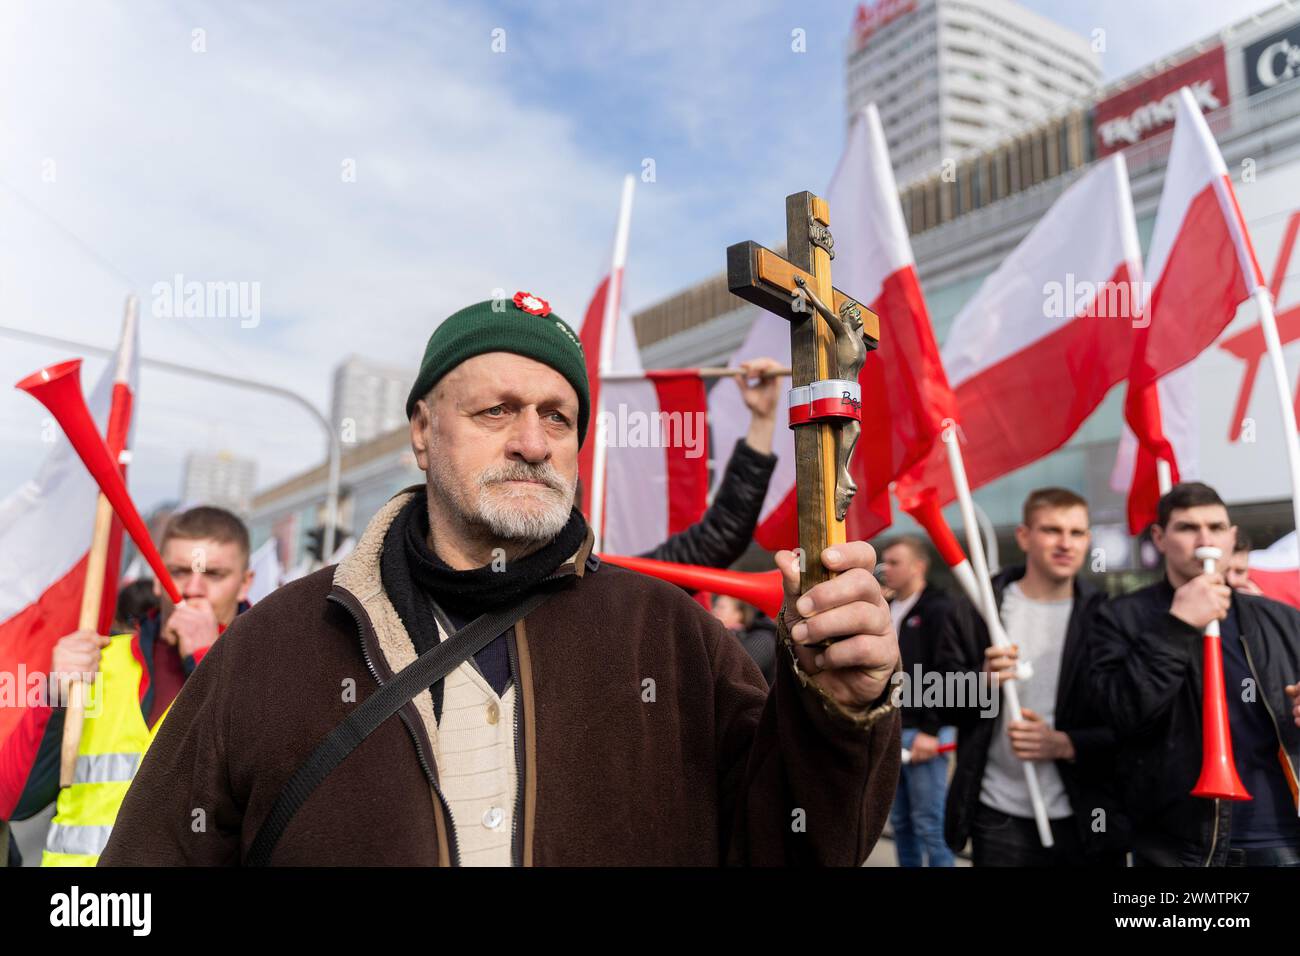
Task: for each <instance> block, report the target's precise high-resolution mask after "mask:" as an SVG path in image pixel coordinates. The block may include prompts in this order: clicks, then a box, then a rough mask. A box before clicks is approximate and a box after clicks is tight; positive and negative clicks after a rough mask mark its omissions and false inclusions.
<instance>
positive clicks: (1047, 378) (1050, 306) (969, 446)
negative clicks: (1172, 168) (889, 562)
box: [898, 154, 1142, 504]
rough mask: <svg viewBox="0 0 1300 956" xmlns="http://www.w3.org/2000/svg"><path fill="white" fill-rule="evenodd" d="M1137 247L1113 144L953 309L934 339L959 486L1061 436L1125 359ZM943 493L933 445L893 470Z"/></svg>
mask: <svg viewBox="0 0 1300 956" xmlns="http://www.w3.org/2000/svg"><path fill="white" fill-rule="evenodd" d="M1141 268H1142V266H1141V251H1140V248H1139V246H1138V238H1137V227H1136V225H1135V223H1134V219H1133V202H1132V197H1131V196H1130V194H1129V184H1128V172H1127V168H1126V166H1125V163H1124V158H1123V156H1122V155H1119V154H1117V155H1115V156H1111V157H1109V158H1107V159H1105V160H1103V161H1102V162H1100V163H1098V164H1097V165H1096V166H1095V167H1094V168H1093V169H1091V170H1090V171H1088V172H1087V173H1086V174H1085V175H1084V176H1083V177H1082V178H1081V179H1080V180H1079V181H1078V182H1076V183H1074V184H1073V185H1071V186H1070V188H1069V189H1067V190H1066V191H1065V192H1064V193H1063V194H1062V195H1061V196H1060V197H1059V198H1058V199H1057V200H1056V202H1055V203H1054V204H1053V205H1052V207H1051V208H1050V209H1049V210H1048V211H1047V213H1046V214H1045V215H1044V216H1043V217H1042V218H1041V219H1040V220H1039V221H1038V223H1037V224H1036V225H1035V226H1034V228H1033V229H1032V230H1030V232H1029V234H1028V235H1027V236H1026V237H1025V238H1024V239H1023V240H1022V241H1021V243H1020V244H1019V245H1018V246H1017V247H1016V248H1015V249H1014V250H1013V251H1012V252H1011V254H1010V255H1008V256H1007V258H1006V259H1005V260H1003V262H1002V265H1000V266H999V267H998V269H997V270H996V271H995V272H994V273H993V274H992V275H990V276H989V277H988V278H987V279H985V280H984V283H983V285H981V286H980V288H979V291H978V292H976V294H975V295H974V296H973V297H972V298H971V300H970V301H969V302H967V303H966V305H965V307H964V308H963V309H962V310H961V312H960V313H958V315H957V317H956V319H954V320H953V324H952V327H951V329H950V330H949V332H948V336H947V338H946V339H945V341H944V347H943V351H942V355H943V365H944V368H945V369H946V370H947V373H948V381H949V382H951V383H952V387H953V390H954V392H955V393H956V396H957V407H958V415H957V419H958V421H959V422H960V426H961V430H960V438H961V440H962V441H963V444H964V452H963V456H964V458H965V464H966V471H967V475H968V476H969V482H970V487H971V488H978V487H980V486H982V485H985V484H987V483H989V482H990V481H993V480H994V479H995V478H998V477H1000V476H1002V475H1005V474H1007V473H1008V472H1011V471H1014V470H1016V469H1017V468H1020V467H1022V466H1023V465H1027V464H1029V463H1030V462H1032V461H1036V460H1037V459H1039V458H1042V457H1043V456H1044V455H1046V454H1048V453H1049V452H1052V451H1054V450H1055V449H1057V448H1059V447H1060V446H1061V445H1063V444H1064V443H1065V442H1066V441H1068V440H1069V438H1070V436H1071V435H1073V434H1074V433H1075V431H1076V430H1077V429H1078V427H1079V425H1080V424H1081V423H1082V422H1083V421H1084V419H1086V418H1087V417H1088V416H1089V415H1090V414H1092V412H1093V410H1094V409H1095V408H1096V407H1097V405H1098V404H1100V402H1101V400H1102V399H1103V398H1104V397H1105V395H1106V393H1107V392H1108V391H1110V389H1111V388H1112V387H1113V386H1114V385H1115V384H1116V383H1117V382H1119V381H1121V380H1122V379H1123V378H1124V376H1125V375H1126V374H1127V373H1128V371H1129V366H1130V359H1131V356H1132V354H1133V347H1132V343H1133V339H1134V335H1135V331H1136V329H1135V326H1136V325H1137V317H1138V315H1139V307H1140V285H1139V283H1140V279H1141ZM925 488H933V489H935V491H936V494H937V497H938V501H939V503H940V504H946V503H947V502H949V501H951V500H953V498H954V496H955V491H954V489H953V482H952V477H951V474H950V469H949V464H948V462H947V456H946V454H945V450H944V449H943V448H942V447H937V448H936V449H935V451H934V453H933V454H931V455H930V456H929V457H928V458H927V459H926V461H925V462H924V463H923V464H922V465H921V466H919V467H918V468H917V469H915V470H914V471H913V472H912V473H910V474H909V475H908V476H907V477H906V479H905V480H902V481H900V482H899V488H898V493H899V498H900V500H903V501H907V500H909V498H910V497H911V496H913V495H915V494H918V493H919V492H920V491H921V490H923V489H925Z"/></svg>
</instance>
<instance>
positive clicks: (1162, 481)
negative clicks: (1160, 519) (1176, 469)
mask: <svg viewBox="0 0 1300 956" xmlns="http://www.w3.org/2000/svg"><path fill="white" fill-rule="evenodd" d="M1156 484H1157V486H1158V487H1159V488H1160V497H1162V498H1163V497H1164V496H1165V495H1167V494H1169V490H1170V489H1171V488H1173V486H1174V475H1173V471H1172V469H1170V467H1169V462H1167V461H1165V460H1164V459H1163V458H1157V459H1156Z"/></svg>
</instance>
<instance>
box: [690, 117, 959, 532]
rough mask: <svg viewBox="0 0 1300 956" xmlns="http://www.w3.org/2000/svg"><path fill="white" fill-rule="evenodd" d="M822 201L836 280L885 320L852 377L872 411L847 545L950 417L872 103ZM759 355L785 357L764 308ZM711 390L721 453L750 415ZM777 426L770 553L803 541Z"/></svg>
mask: <svg viewBox="0 0 1300 956" xmlns="http://www.w3.org/2000/svg"><path fill="white" fill-rule="evenodd" d="M826 198H827V202H828V204H829V206H830V210H831V233H832V234H833V235H834V237H835V261H834V264H833V265H834V268H833V270H832V277H833V279H834V282H835V285H836V287H837V288H839V289H841V290H842V291H844V292H845V293H847V294H848V295H850V296H852V297H853V298H855V299H857V300H858V301H859V302H861V303H863V304H864V305H866V306H867V307H868V308H869V309H871V311H873V312H875V313H876V314H877V315H878V316H879V317H880V328H881V332H880V335H881V346H880V350H879V351H877V352H872V353H869V354H868V356H867V361H866V363H865V364H864V365H863V367H862V372H861V374H860V375H859V376H858V381H859V383H860V384H861V386H862V405H863V408H864V409H870V411H871V414H870V416H869V417H866V420H864V422H863V428H862V434H861V436H860V437H859V438H858V442H857V445H856V447H855V448H854V450H853V459H852V463H851V466H850V471H851V474H852V475H853V479H854V481H855V482H856V483H857V485H858V491H857V494H856V496H855V497H854V499H853V504H852V505H851V506H850V508H849V513H848V518H847V527H846V531H847V534H848V537H849V538H850V539H851V540H852V539H865V538H870V537H872V536H873V535H875V534H878V533H879V532H880V531H882V530H884V529H885V528H887V527H888V526H889V524H890V522H891V520H892V515H891V509H890V505H889V485H890V483H891V482H892V481H894V480H895V479H896V478H897V477H899V475H901V474H902V473H903V472H905V471H906V470H907V469H908V468H910V467H912V466H913V465H914V464H916V463H917V462H919V461H921V460H922V459H923V458H924V457H925V456H926V455H927V454H928V453H929V451H930V449H931V448H932V447H933V446H934V443H935V438H936V437H937V436H938V434H939V431H940V429H941V428H942V424H943V421H944V419H946V418H951V417H953V415H954V414H955V403H954V399H953V394H952V390H951V389H950V388H949V387H948V380H947V377H946V376H945V375H944V370H943V362H942V361H941V360H940V357H939V348H938V346H937V345H936V343H935V339H934V331H933V329H932V328H931V325H930V314H929V312H928V311H927V309H926V306H925V298H924V297H923V296H922V294H921V285H920V283H919V282H918V281H917V277H916V262H915V259H914V258H913V256H912V245H911V242H910V241H909V239H908V235H907V226H906V224H905V223H904V222H903V213H902V208H901V207H900V206H899V202H898V186H897V184H896V183H895V182H894V174H893V168H892V167H891V165H890V162H889V150H888V147H887V145H886V142H885V135H884V131H883V129H882V128H881V125H880V115H879V113H878V112H877V111H876V106H875V104H874V103H872V104H870V105H868V106H866V107H865V108H863V109H862V110H860V111H859V112H858V114H857V116H855V117H854V120H853V125H852V127H851V128H850V130H849V134H848V141H847V143H846V144H845V148H844V154H843V156H841V158H840V163H839V166H838V167H837V168H836V170H835V174H834V176H833V177H832V178H831V184H830V187H829V188H828V189H827V191H826ZM763 355H770V356H773V357H775V358H777V359H778V360H779V361H782V362H784V363H787V364H788V362H789V358H790V325H789V323H788V322H786V321H785V320H784V319H781V318H778V317H777V316H774V315H772V314H771V313H769V312H766V311H763V312H760V314H759V315H758V318H757V319H756V320H755V322H754V326H753V328H752V329H751V331H750V334H749V338H748V339H747V340H746V342H745V345H744V346H743V347H742V348H741V350H740V351H739V352H738V353H737V357H744V358H757V357H759V356H763ZM713 393H714V394H711V395H710V400H709V409H710V421H711V422H712V425H713V434H714V437H715V439H716V441H717V447H718V450H719V451H720V452H725V451H726V450H727V449H729V448H730V447H731V445H732V442H733V441H734V440H735V437H740V436H741V435H743V433H744V429H745V428H747V427H748V416H747V415H746V414H745V409H744V403H743V401H742V400H741V398H740V391H739V388H738V387H737V385H736V383H735V382H734V381H722V382H719V383H718V384H717V386H716V387H715V388H714V389H713ZM715 396H716V397H715ZM777 432H778V435H777V439H778V441H777V445H776V448H775V451H776V453H777V455H778V456H779V461H778V464H777V470H776V474H775V475H774V476H773V480H772V485H771V487H770V489H769V491H768V496H767V500H766V501H765V502H764V503H763V512H762V518H761V521H760V524H759V528H758V532H757V534H756V535H755V537H756V538H757V540H758V542H759V543H760V544H761V545H763V546H764V547H766V548H768V549H777V548H790V547H794V546H796V545H797V543H798V507H797V503H796V501H795V494H794V439H793V437H792V433H791V432H790V430H789V429H788V428H786V427H785V423H784V422H778V428H777Z"/></svg>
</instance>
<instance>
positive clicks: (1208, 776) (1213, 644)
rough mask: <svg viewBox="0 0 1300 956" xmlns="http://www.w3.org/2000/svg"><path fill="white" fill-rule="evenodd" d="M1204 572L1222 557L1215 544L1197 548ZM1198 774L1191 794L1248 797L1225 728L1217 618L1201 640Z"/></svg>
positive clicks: (1223, 798) (1211, 571)
mask: <svg viewBox="0 0 1300 956" xmlns="http://www.w3.org/2000/svg"><path fill="white" fill-rule="evenodd" d="M1196 557H1197V559H1198V560H1200V561H1202V562H1204V564H1203V567H1204V569H1205V573H1206V574H1213V573H1214V566H1215V562H1217V561H1218V560H1219V559H1220V558H1222V557H1223V552H1222V551H1220V550H1219V549H1218V548H1197V549H1196ZM1201 660H1202V665H1203V666H1202V671H1203V673H1202V675H1201V776H1200V779H1199V780H1197V781H1196V786H1195V787H1193V788H1192V796H1194V797H1206V798H1207V799H1211V800H1215V799H1218V800H1250V799H1252V798H1251V795H1250V793H1249V792H1248V791H1247V790H1246V785H1245V784H1244V783H1242V782H1241V778H1240V777H1239V776H1237V764H1236V762H1235V761H1234V760H1233V759H1232V734H1231V732H1230V731H1229V729H1228V697H1227V693H1226V691H1225V690H1224V687H1223V644H1222V642H1221V640H1220V638H1219V622H1218V621H1211V622H1210V623H1209V624H1208V625H1207V626H1206V628H1205V636H1204V638H1203V639H1202V643H1201Z"/></svg>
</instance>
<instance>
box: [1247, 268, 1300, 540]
mask: <svg viewBox="0 0 1300 956" xmlns="http://www.w3.org/2000/svg"><path fill="white" fill-rule="evenodd" d="M1251 296H1252V298H1254V300H1255V304H1256V305H1257V306H1258V307H1259V324H1260V327H1261V328H1262V329H1263V330H1264V345H1265V347H1266V348H1267V350H1268V363H1269V367H1270V368H1271V369H1272V370H1273V386H1274V390H1275V394H1276V395H1277V403H1278V408H1279V409H1280V410H1281V412H1282V433H1283V438H1284V440H1285V441H1286V458H1287V464H1288V466H1289V467H1290V470H1291V514H1292V517H1294V518H1295V525H1296V530H1297V534H1300V437H1297V435H1296V421H1295V407H1294V406H1293V405H1292V404H1291V388H1290V386H1291V380H1290V378H1289V376H1288V375H1287V371H1286V360H1285V359H1284V358H1283V357H1282V339H1281V337H1280V336H1279V335H1278V333H1277V316H1276V315H1275V314H1274V312H1273V296H1272V294H1271V293H1270V292H1269V291H1268V288H1267V287H1266V286H1263V285H1257V286H1256V287H1255V291H1254V292H1253V293H1251Z"/></svg>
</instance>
